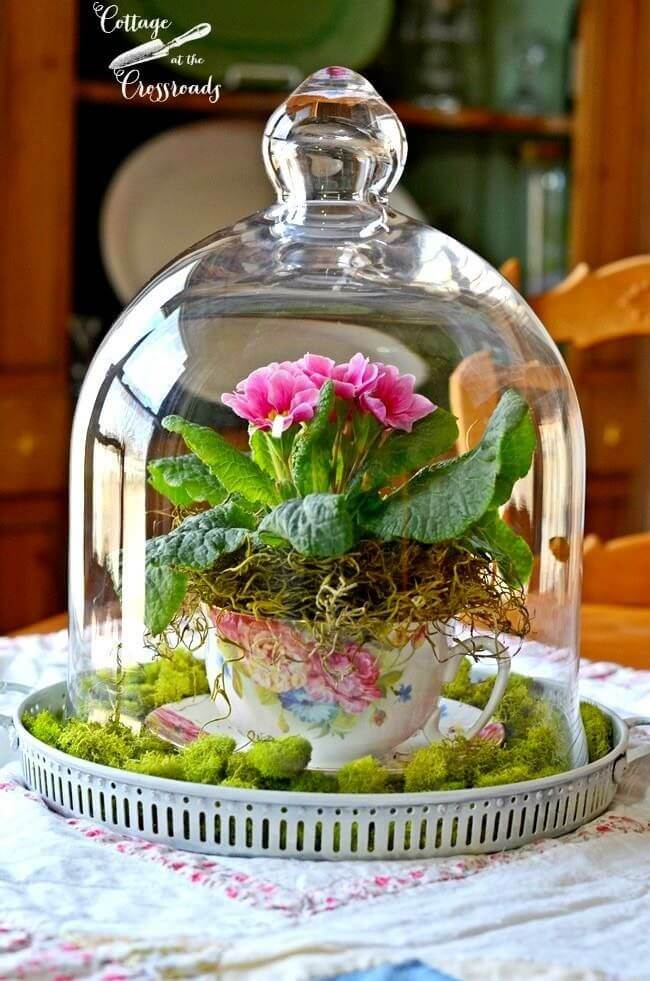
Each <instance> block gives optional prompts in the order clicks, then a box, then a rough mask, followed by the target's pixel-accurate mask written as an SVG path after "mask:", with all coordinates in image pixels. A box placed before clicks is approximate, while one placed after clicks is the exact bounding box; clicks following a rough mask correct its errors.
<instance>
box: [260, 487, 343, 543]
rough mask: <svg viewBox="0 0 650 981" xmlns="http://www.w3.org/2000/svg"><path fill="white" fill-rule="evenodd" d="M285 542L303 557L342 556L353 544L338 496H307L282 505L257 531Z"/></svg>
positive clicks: (263, 520) (268, 515) (265, 519)
mask: <svg viewBox="0 0 650 981" xmlns="http://www.w3.org/2000/svg"><path fill="white" fill-rule="evenodd" d="M259 530H260V532H269V533H270V534H272V535H277V536H279V537H280V538H284V539H286V540H287V541H288V542H290V544H291V545H292V546H293V547H294V548H295V549H296V551H298V552H301V553H302V554H303V555H315V556H319V557H320V558H327V557H333V556H337V555H343V554H344V553H345V552H347V551H349V549H351V548H352V546H353V545H354V543H355V541H356V535H355V529H354V522H353V520H352V515H351V514H350V512H349V511H348V508H347V501H346V499H345V497H344V496H343V495H342V494H307V496H306V497H297V498H294V499H293V500H291V501H285V502H284V503H283V504H280V505H279V506H278V507H277V508H275V509H274V510H273V511H271V513H270V514H267V515H266V516H265V517H264V518H263V519H262V522H261V524H260V527H259Z"/></svg>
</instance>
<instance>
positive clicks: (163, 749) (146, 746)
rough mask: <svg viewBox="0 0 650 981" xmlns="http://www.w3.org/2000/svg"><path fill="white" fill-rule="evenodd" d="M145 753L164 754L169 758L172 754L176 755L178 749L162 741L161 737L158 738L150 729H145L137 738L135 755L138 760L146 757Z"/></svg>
mask: <svg viewBox="0 0 650 981" xmlns="http://www.w3.org/2000/svg"><path fill="white" fill-rule="evenodd" d="M145 753H164V754H165V755H167V756H168V755H170V754H172V753H173V754H175V753H176V749H175V747H174V746H172V745H171V743H168V742H167V741H166V740H165V739H161V738H160V736H156V735H155V733H153V732H151V731H150V730H149V729H143V730H142V731H141V732H140V734H139V735H138V736H136V738H135V744H134V753H133V755H134V757H136V758H138V757H141V756H144V754H145Z"/></svg>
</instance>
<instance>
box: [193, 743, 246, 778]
mask: <svg viewBox="0 0 650 981" xmlns="http://www.w3.org/2000/svg"><path fill="white" fill-rule="evenodd" d="M235 745H236V744H235V740H234V739H232V737H230V736H208V735H205V736H199V738H198V739H195V740H194V742H192V743H190V744H189V746H186V747H185V748H184V749H183V752H182V756H183V766H184V770H185V774H186V776H185V779H186V780H192V781H193V782H194V783H220V782H221V779H222V778H223V777H224V776H225V775H226V768H227V766H228V760H229V758H230V756H231V755H232V753H233V751H234V749H235Z"/></svg>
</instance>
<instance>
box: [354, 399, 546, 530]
mask: <svg viewBox="0 0 650 981" xmlns="http://www.w3.org/2000/svg"><path fill="white" fill-rule="evenodd" d="M529 413H530V410H529V408H528V405H527V404H526V402H525V401H524V399H523V398H522V397H521V395H519V394H518V393H517V392H515V391H512V390H510V391H507V392H505V393H504V394H503V396H502V397H501V400H500V402H499V404H498V406H497V407H496V409H495V410H494V412H493V414H492V417H491V419H490V421H489V423H488V426H487V428H486V430H485V434H484V436H483V439H482V440H481V442H480V443H479V444H478V446H477V447H475V449H473V450H470V452H469V453H465V454H464V455H463V456H460V457H456V458H455V459H453V460H445V461H444V462H443V463H439V464H436V465H435V466H433V467H429V468H428V469H427V470H424V471H422V472H421V473H420V474H418V475H417V476H416V477H414V478H413V480H411V481H409V483H408V484H406V485H405V486H404V487H403V488H402V489H401V490H399V491H397V492H396V493H395V494H393V495H391V496H390V497H388V498H387V499H386V501H385V502H384V504H383V506H381V507H379V508H377V507H376V506H375V510H374V511H372V512H370V513H368V514H367V516H366V518H365V519H364V525H365V527H366V528H367V529H368V530H370V531H371V532H373V534H376V535H378V536H379V537H380V538H384V539H391V538H412V539H415V540H417V541H420V542H427V543H429V544H434V543H436V542H443V541H448V540H449V539H452V538H458V537H459V536H461V535H462V534H463V533H464V532H466V531H467V529H468V528H469V527H470V526H471V525H473V524H476V522H478V521H480V520H481V518H482V517H483V515H484V514H485V513H486V511H487V510H488V509H489V508H490V507H492V506H493V505H494V504H497V503H501V502H502V501H504V500H507V499H508V498H509V497H510V493H511V491H512V485H513V483H514V480H515V479H517V477H518V476H523V474H525V473H526V472H527V471H528V469H529V467H530V464H531V461H532V455H533V450H534V441H533V442H532V443H531V442H530V438H529V436H530V431H529V427H528V424H527V423H526V421H525V420H526V418H527V417H529ZM506 453H508V454H509V456H508V459H507V460H506V459H505V454H506Z"/></svg>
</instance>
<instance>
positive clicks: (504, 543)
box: [465, 508, 533, 584]
mask: <svg viewBox="0 0 650 981" xmlns="http://www.w3.org/2000/svg"><path fill="white" fill-rule="evenodd" d="M465 543H466V544H467V545H469V547H470V548H471V549H472V550H473V551H479V552H484V553H485V554H486V555H489V557H490V558H491V559H493V560H494V561H495V562H496V563H497V565H498V566H499V570H500V572H501V575H502V576H503V578H504V579H505V580H506V581H507V582H509V583H513V584H524V583H526V582H527V581H528V577H529V576H530V572H531V569H532V566H533V553H532V552H531V550H530V548H529V547H528V543H527V542H526V541H525V540H524V539H523V538H522V537H521V535H518V534H517V532H516V531H513V529H512V528H511V527H510V525H508V524H506V522H505V521H504V520H503V518H501V516H500V515H499V512H498V511H497V509H496V508H491V509H490V510H489V511H488V512H487V513H486V514H484V515H483V517H482V518H481V520H480V521H479V522H477V524H475V525H473V526H472V527H471V528H470V529H469V531H468V532H467V535H466V542H465Z"/></svg>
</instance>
